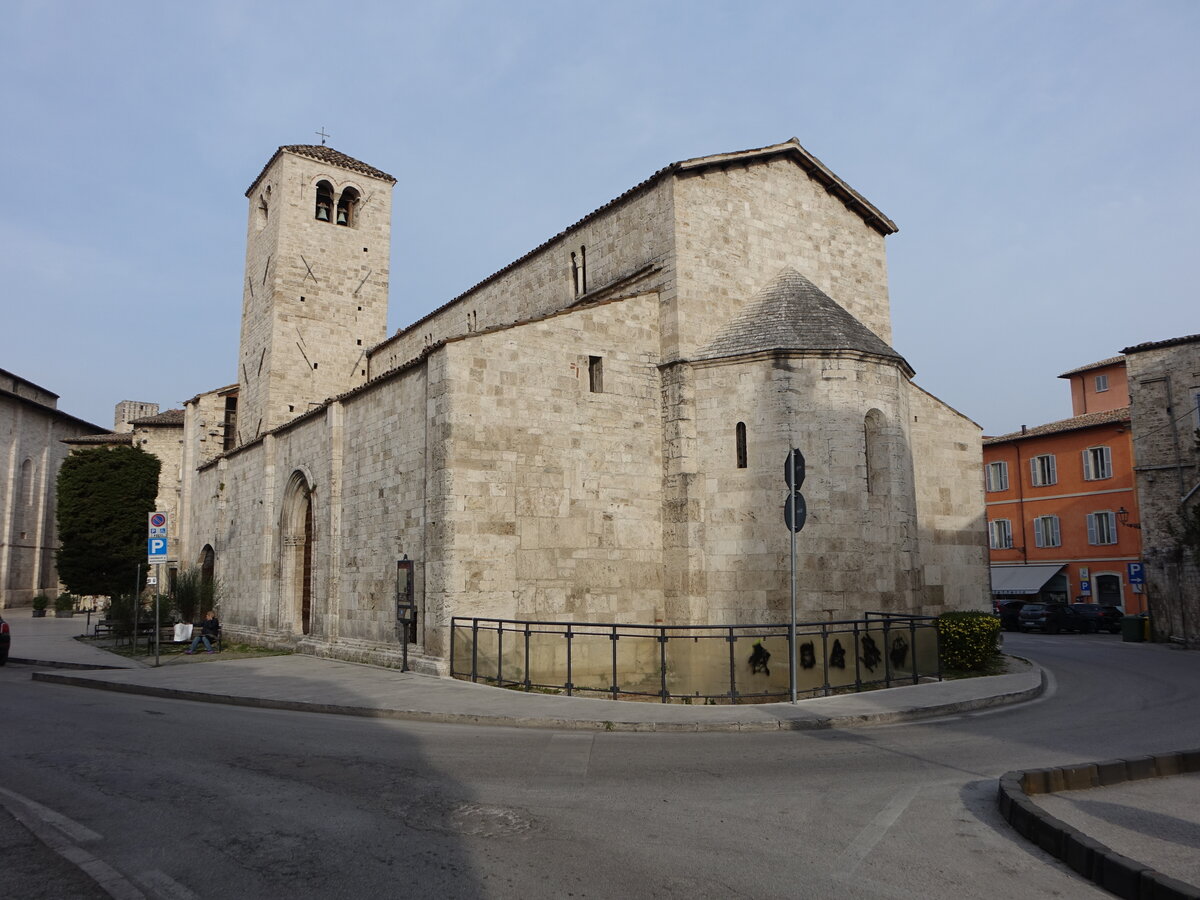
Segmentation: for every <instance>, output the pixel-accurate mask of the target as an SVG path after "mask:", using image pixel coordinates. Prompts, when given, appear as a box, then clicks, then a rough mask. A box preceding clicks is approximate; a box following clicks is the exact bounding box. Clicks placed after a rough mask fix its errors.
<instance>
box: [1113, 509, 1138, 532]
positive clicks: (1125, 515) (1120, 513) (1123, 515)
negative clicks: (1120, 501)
mask: <svg viewBox="0 0 1200 900" xmlns="http://www.w3.org/2000/svg"><path fill="white" fill-rule="evenodd" d="M1117 521H1118V522H1120V523H1121V524H1122V525H1124V526H1125V527H1126V528H1139V529H1140V528H1141V527H1142V526H1141V525H1140V524H1138V523H1137V522H1130V521H1129V510H1127V509H1126V508H1125V507H1123V506H1122V507H1121V508H1120V509H1118V510H1117Z"/></svg>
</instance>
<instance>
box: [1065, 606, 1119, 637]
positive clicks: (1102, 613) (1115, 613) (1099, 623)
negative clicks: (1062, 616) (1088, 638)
mask: <svg viewBox="0 0 1200 900" xmlns="http://www.w3.org/2000/svg"><path fill="white" fill-rule="evenodd" d="M1071 609H1073V610H1075V612H1077V613H1079V614H1080V615H1081V616H1083V617H1084V618H1085V619H1087V620H1088V622H1089V623H1090V624H1091V628H1090V629H1089V630H1090V631H1107V632H1108V633H1109V634H1119V633H1120V631H1121V617H1122V616H1123V615H1124V613H1123V612H1121V607H1119V606H1101V605H1100V604H1099V603H1072V604H1071Z"/></svg>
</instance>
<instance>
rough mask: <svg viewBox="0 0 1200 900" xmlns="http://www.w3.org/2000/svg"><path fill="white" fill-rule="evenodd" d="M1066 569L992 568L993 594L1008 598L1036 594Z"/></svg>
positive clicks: (1038, 567)
mask: <svg viewBox="0 0 1200 900" xmlns="http://www.w3.org/2000/svg"><path fill="white" fill-rule="evenodd" d="M1064 568H1066V567H1065V566H1063V565H1042V566H992V593H993V594H999V595H1001V596H1006V597H1023V596H1026V595H1028V594H1036V593H1037V592H1038V591H1040V590H1041V589H1042V588H1043V587H1044V586H1045V584H1046V582H1047V581H1049V580H1050V579H1051V578H1053V577H1054V576H1055V575H1057V574H1058V573H1059V572H1061V571H1062V570H1063V569H1064Z"/></svg>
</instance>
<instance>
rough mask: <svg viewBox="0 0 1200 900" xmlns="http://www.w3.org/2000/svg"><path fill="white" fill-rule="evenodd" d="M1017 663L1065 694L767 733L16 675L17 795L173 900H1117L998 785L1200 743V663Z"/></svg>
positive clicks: (9, 743) (1141, 650) (131, 880)
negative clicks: (1023, 819)
mask: <svg viewBox="0 0 1200 900" xmlns="http://www.w3.org/2000/svg"><path fill="white" fill-rule="evenodd" d="M1009 648H1010V651H1012V652H1016V653H1023V654H1026V655H1029V656H1031V657H1033V658H1035V659H1037V660H1038V661H1039V662H1042V663H1043V664H1045V665H1046V667H1047V669H1048V671H1049V672H1050V674H1051V676H1052V678H1053V687H1052V690H1051V692H1050V694H1049V695H1048V696H1046V697H1045V698H1044V699H1042V700H1040V701H1036V702H1033V703H1029V704H1025V705H1022V706H1021V707H1018V708H1013V709H1005V710H999V711H985V712H975V713H969V714H965V715H961V716H956V717H950V718H943V719H940V720H936V721H929V722H923V723H915V724H906V725H896V726H887V727H876V728H870V729H831V730H825V731H805V732H784V733H766V734H637V733H604V732H600V733H593V732H588V733H578V732H560V731H553V730H529V729H524V730H522V729H507V728H477V727H469V726H449V725H437V724H425V723H401V722H392V721H381V720H365V719H354V718H346V717H338V716H325V715H312V714H300V713H293V712H287V711H277V710H265V711H264V710H251V709H240V708H233V707H218V706H211V705H205V704H193V703H185V702H179V701H173V700H165V699H159V698H150V697H135V696H125V695H114V694H109V693H104V692H96V691H83V690H79V689H76V688H70V687H63V686H59V685H50V684H40V683H32V682H30V681H28V672H27V671H24V672H22V671H20V670H19V669H18V668H17V667H12V666H10V667H9V668H8V669H7V670H4V671H3V672H0V691H2V692H3V694H2V696H3V697H4V698H5V706H6V708H7V711H6V716H7V721H8V722H10V723H11V725H12V727H11V729H9V728H6V731H7V733H8V734H9V735H11V740H10V739H7V738H6V741H5V746H4V748H3V751H2V752H3V754H4V766H3V769H2V771H0V787H3V788H5V789H8V790H10V791H13V792H15V793H18V794H20V795H21V796H22V797H25V798H29V799H32V800H36V801H37V802H38V803H40V804H42V806H43V807H44V808H46V809H48V810H50V811H52V812H53V813H54V814H57V815H61V816H65V817H67V819H68V820H69V821H70V822H72V823H75V824H76V825H77V826H78V827H79V828H80V829H82V830H80V831H78V832H77V834H78V835H79V838H78V840H77V842H76V846H77V847H78V848H80V849H81V850H83V851H85V852H87V853H88V854H89V855H90V856H91V857H92V858H94V859H96V860H98V861H101V862H103V863H104V864H106V865H108V866H111V868H112V870H113V871H114V872H117V873H119V874H120V875H121V877H122V878H123V879H124V881H125V884H127V885H128V886H129V887H130V889H131V890H135V891H137V892H138V893H140V894H141V895H143V896H151V897H190V896H199V897H208V896H219V895H232V896H261V897H275V896H290V897H340V896H346V897H351V896H354V897H358V896H363V895H367V894H371V895H378V896H405V895H408V894H410V893H415V892H416V890H417V889H419V890H421V891H422V892H434V891H436V892H437V893H439V894H442V895H445V896H449V897H479V896H484V897H517V896H521V897H543V896H544V897H551V896H553V897H560V896H568V895H570V896H580V897H612V896H625V895H637V896H658V897H675V896H685V895H686V896H689V897H694V896H702V897H715V896H743V895H744V896H753V897H755V898H763V897H794V896H811V897H835V896H836V897H839V898H843V897H845V898H853V897H897V898H908V897H912V898H917V897H920V898H943V897H944V898H951V897H953V898H960V897H981V898H989V897H1013V896H1021V897H1026V896H1029V897H1035V896H1057V897H1067V898H1072V897H1096V896H1104V895H1103V894H1102V893H1101V892H1100V891H1098V890H1097V889H1096V888H1094V887H1093V886H1091V885H1090V884H1087V883H1085V882H1082V881H1080V880H1079V879H1078V878H1076V877H1075V876H1074V875H1073V874H1072V873H1070V872H1069V871H1068V870H1066V869H1065V868H1064V867H1062V866H1061V865H1059V864H1057V863H1055V862H1053V861H1051V860H1049V859H1048V858H1047V857H1046V856H1045V855H1044V854H1042V853H1040V852H1039V851H1037V850H1036V849H1033V848H1031V847H1030V846H1029V845H1028V844H1027V843H1025V842H1024V841H1022V840H1021V839H1020V838H1018V837H1016V836H1015V835H1014V834H1013V833H1012V832H1011V830H1010V829H1008V827H1007V826H1006V825H1004V823H1002V822H1001V821H1000V819H999V816H998V814H997V812H996V810H995V805H994V799H993V795H994V791H995V779H996V778H997V777H998V776H999V775H1000V774H1002V773H1003V772H1005V771H1008V770H1010V769H1014V768H1024V767H1036V766H1044V765H1054V764H1063V763H1069V762H1078V761H1085V760H1094V759H1103V758H1108V757H1112V756H1120V755H1140V754H1144V753H1154V752H1163V751H1166V750H1170V749H1178V748H1180V747H1182V746H1200V716H1198V715H1196V713H1197V712H1200V709H1198V708H1197V706H1198V701H1197V698H1198V697H1200V671H1198V670H1200V665H1198V664H1197V660H1198V659H1200V657H1196V656H1195V655H1194V654H1184V653H1178V652H1173V651H1170V650H1168V649H1166V648H1162V647H1155V646H1151V645H1140V644H1123V643H1121V642H1120V641H1119V639H1117V638H1112V637H1110V636H1106V635H1096V636H1083V637H1081V636H1074V635H1070V636H1062V637H1051V636H1040V635H1032V636H1017V637H1014V638H1010V640H1009ZM63 896H71V895H70V894H64V895H63ZM81 896H82V895H81ZM130 896H133V894H130Z"/></svg>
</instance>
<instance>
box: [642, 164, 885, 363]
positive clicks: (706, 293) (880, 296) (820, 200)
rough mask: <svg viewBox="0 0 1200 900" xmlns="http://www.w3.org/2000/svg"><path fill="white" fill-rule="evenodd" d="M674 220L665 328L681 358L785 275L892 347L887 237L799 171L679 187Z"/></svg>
mask: <svg viewBox="0 0 1200 900" xmlns="http://www.w3.org/2000/svg"><path fill="white" fill-rule="evenodd" d="M675 219H676V222H675V227H676V230H677V238H676V267H677V270H678V276H677V277H678V285H677V289H678V297H679V299H678V301H677V307H678V308H677V310H676V313H675V318H673V319H671V318H669V319H668V320H667V321H664V323H663V328H664V335H665V338H664V340H665V342H666V343H667V345H668V346H669V347H676V348H677V349H675V350H674V354H677V355H678V356H679V357H681V358H685V359H686V358H688V357H689V356H690V355H692V354H694V353H695V351H696V349H697V348H698V347H701V346H703V345H704V344H705V343H706V342H707V341H708V340H709V339H710V338H711V337H712V335H713V334H714V332H716V331H717V330H719V329H720V327H721V326H722V325H723V324H725V322H727V321H728V320H729V318H730V317H731V316H732V315H733V314H734V313H735V312H736V311H737V310H738V309H739V308H740V307H741V305H742V303H743V302H744V301H745V300H747V299H749V298H750V297H752V296H754V295H755V294H756V293H757V292H758V291H759V290H760V289H761V288H762V287H763V286H764V285H766V284H767V283H768V282H769V281H770V280H771V279H772V278H774V277H775V276H776V275H778V274H779V272H780V270H781V269H783V268H784V267H785V266H791V267H793V268H794V269H796V270H797V271H798V272H800V273H801V274H803V275H805V276H806V277H807V278H808V279H809V280H810V281H812V282H813V284H815V285H816V286H817V287H819V288H820V289H821V290H823V291H824V292H825V293H826V294H828V295H829V296H830V297H832V298H833V299H834V300H836V301H837V302H838V303H839V304H841V306H842V307H844V308H845V309H846V310H847V311H849V312H850V313H851V314H852V315H854V316H855V317H856V318H858V319H859V320H860V321H862V322H863V323H864V324H865V325H866V326H867V327H868V328H870V329H871V330H872V331H874V332H875V333H876V334H877V335H879V337H881V338H882V339H883V340H884V341H886V342H888V343H889V344H890V343H891V340H892V322H891V311H890V307H889V303H888V286H887V259H886V253H885V249H884V238H883V235H881V234H879V233H878V232H877V231H875V230H874V229H872V228H870V227H869V226H868V225H866V224H865V223H864V222H863V220H862V219H861V218H860V217H859V216H858V215H857V214H856V213H854V212H851V211H850V210H849V209H847V208H846V207H845V205H843V203H842V201H840V200H838V199H837V198H836V197H835V196H834V195H832V194H830V193H829V192H827V191H826V190H825V188H824V187H822V186H821V185H820V184H818V183H817V182H816V181H814V180H812V179H811V178H810V177H809V176H808V174H807V173H805V171H804V170H803V169H801V168H800V166H799V165H797V164H796V163H795V162H793V161H791V160H789V159H775V160H771V161H769V162H765V163H761V162H760V163H756V164H754V165H750V166H734V167H730V168H728V169H722V170H711V169H709V170H705V171H704V172H703V173H702V174H698V175H685V176H684V177H680V178H677V179H676V180H675ZM666 358H668V359H671V358H673V353H672V351H668V352H667V354H666Z"/></svg>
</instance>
